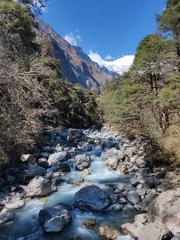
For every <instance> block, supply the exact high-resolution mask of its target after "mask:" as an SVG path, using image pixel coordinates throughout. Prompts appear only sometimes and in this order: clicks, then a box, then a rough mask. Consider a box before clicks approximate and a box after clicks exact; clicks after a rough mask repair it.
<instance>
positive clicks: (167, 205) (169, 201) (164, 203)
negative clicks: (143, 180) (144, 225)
mask: <svg viewBox="0 0 180 240" xmlns="http://www.w3.org/2000/svg"><path fill="white" fill-rule="evenodd" d="M179 209H180V188H178V189H174V190H168V191H166V192H163V193H161V194H160V195H159V196H158V197H157V198H156V199H155V200H154V201H153V202H152V203H151V205H150V206H149V209H148V214H149V219H150V221H151V222H154V221H159V222H162V223H163V224H164V225H165V227H167V228H168V230H169V231H171V232H172V233H173V234H174V236H177V237H180V210H179Z"/></svg>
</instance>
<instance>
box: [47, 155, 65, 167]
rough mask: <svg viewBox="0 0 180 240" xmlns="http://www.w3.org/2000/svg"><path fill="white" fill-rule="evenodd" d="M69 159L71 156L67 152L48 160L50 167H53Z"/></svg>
mask: <svg viewBox="0 0 180 240" xmlns="http://www.w3.org/2000/svg"><path fill="white" fill-rule="evenodd" d="M68 157H69V154H68V152H66V151H61V152H57V153H53V154H51V155H50V156H49V158H48V163H49V166H52V165H54V164H56V163H58V162H61V161H65V160H67V159H68Z"/></svg>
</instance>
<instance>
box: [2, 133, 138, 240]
mask: <svg viewBox="0 0 180 240" xmlns="http://www.w3.org/2000/svg"><path fill="white" fill-rule="evenodd" d="M86 134H87V135H88V136H89V137H92V138H94V136H95V137H102V136H103V138H106V134H104V135H103V134H102V133H100V132H97V131H96V132H94V131H92V132H90V133H87V132H86ZM107 136H109V135H107ZM88 154H89V155H90V157H91V160H92V162H91V167H90V168H89V175H88V176H86V177H84V182H83V183H81V184H80V185H79V186H76V185H74V183H73V182H74V181H76V180H77V179H79V178H80V177H81V176H80V175H81V172H78V171H76V170H75V169H74V168H73V167H72V169H71V172H70V173H68V174H66V176H64V182H63V183H62V184H61V185H60V186H59V187H58V191H57V192H55V193H53V194H51V195H50V196H48V197H47V198H44V199H33V200H29V201H27V203H26V205H25V207H24V208H22V209H20V210H17V211H15V219H14V220H13V222H10V223H8V224H5V225H3V226H1V227H0V240H5V239H6V240H17V239H19V240H39V239H42V240H68V239H78V238H72V237H75V236H79V237H81V238H79V239H83V240H99V237H98V235H97V228H95V229H94V230H88V229H86V228H85V226H84V225H83V221H84V220H85V219H88V218H95V219H96V221H97V226H98V225H99V224H100V223H104V222H108V223H111V224H112V225H113V226H114V227H115V228H117V229H120V225H121V224H123V223H126V222H132V221H133V219H134V216H135V214H137V211H135V210H134V209H133V208H132V207H131V206H128V205H127V206H126V207H125V208H124V209H123V210H122V211H120V212H118V211H114V210H113V209H112V208H111V207H110V208H109V209H108V210H107V211H105V212H103V213H92V212H84V211H81V210H78V209H73V198H74V194H75V193H76V192H77V191H79V190H80V189H81V188H82V187H83V186H85V182H87V181H88V182H92V183H93V184H95V185H97V186H99V187H100V188H101V189H103V190H104V191H105V192H106V193H107V194H110V193H112V189H111V187H109V185H112V184H115V183H120V182H124V181H128V179H127V177H125V176H123V175H121V174H120V173H119V172H116V171H112V170H109V169H108V167H107V165H106V161H107V156H106V152H105V151H103V152H102V153H101V154H99V145H95V146H93V149H92V150H91V151H90V152H88ZM72 162H73V160H72ZM57 203H64V204H69V205H70V206H72V222H71V223H70V225H69V226H68V227H67V228H66V229H65V230H64V231H63V232H62V233H58V234H52V235H43V233H42V232H41V231H39V226H38V213H39V211H40V210H41V209H42V208H44V207H46V206H53V205H55V204H57ZM32 234H33V235H32ZM22 237H23V238H22ZM130 239H131V238H130V237H129V236H119V238H118V240H130Z"/></svg>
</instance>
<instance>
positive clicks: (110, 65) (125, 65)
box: [88, 51, 134, 75]
mask: <svg viewBox="0 0 180 240" xmlns="http://www.w3.org/2000/svg"><path fill="white" fill-rule="evenodd" d="M88 56H89V57H90V58H91V60H92V61H94V62H96V63H98V64H99V65H100V66H101V67H106V68H107V69H108V70H109V71H112V72H116V73H118V74H120V75H122V74H123V73H124V72H126V71H127V70H128V69H129V68H130V66H131V65H132V63H133V61H134V55H126V56H124V57H121V58H118V59H116V60H111V61H110V60H109V61H108V60H105V59H103V58H102V57H101V56H100V55H99V54H98V53H97V52H93V51H90V52H89V54H88Z"/></svg>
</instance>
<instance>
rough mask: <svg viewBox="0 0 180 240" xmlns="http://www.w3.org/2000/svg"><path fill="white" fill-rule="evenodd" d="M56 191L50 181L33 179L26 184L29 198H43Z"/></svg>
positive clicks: (41, 178)
mask: <svg viewBox="0 0 180 240" xmlns="http://www.w3.org/2000/svg"><path fill="white" fill-rule="evenodd" d="M56 190H57V187H55V186H54V183H53V182H52V181H51V180H48V179H45V178H43V177H35V178H33V179H32V180H31V181H30V183H29V184H28V196H29V197H44V196H47V195H48V194H50V193H52V192H54V191H56Z"/></svg>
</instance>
